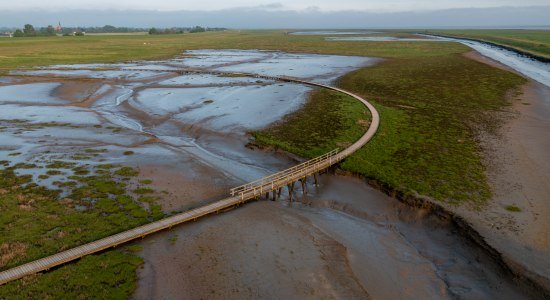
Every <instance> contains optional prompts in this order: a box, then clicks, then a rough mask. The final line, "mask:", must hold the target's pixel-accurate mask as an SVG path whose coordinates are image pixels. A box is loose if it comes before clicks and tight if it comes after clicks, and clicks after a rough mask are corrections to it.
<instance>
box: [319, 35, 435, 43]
mask: <svg viewBox="0 0 550 300" xmlns="http://www.w3.org/2000/svg"><path fill="white" fill-rule="evenodd" d="M325 40H327V41H371V42H440V40H437V39H431V38H399V37H393V36H349V37H326V38H325Z"/></svg>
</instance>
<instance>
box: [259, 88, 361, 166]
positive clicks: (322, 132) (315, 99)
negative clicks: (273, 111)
mask: <svg viewBox="0 0 550 300" xmlns="http://www.w3.org/2000/svg"><path fill="white" fill-rule="evenodd" d="M369 120H370V114H369V112H368V110H367V108H366V107H365V106H364V105H362V104H361V103H359V102H358V101H356V100H354V99H353V98H351V97H349V96H347V95H343V94H340V93H336V92H333V91H329V90H325V89H320V90H316V91H315V92H314V93H313V94H312V96H311V98H310V101H308V102H307V103H306V104H305V106H304V107H303V109H301V110H299V111H297V112H295V113H292V114H290V115H288V116H286V117H285V118H284V119H283V120H282V121H281V122H280V123H278V124H275V125H274V126H271V127H269V128H268V129H266V130H263V131H259V132H254V133H253V136H254V138H255V143H256V144H258V145H260V146H268V145H273V146H276V147H278V148H281V149H284V150H286V151H290V152H293V153H296V154H298V155H301V156H303V157H310V158H311V157H315V156H318V155H321V154H324V153H326V152H328V151H330V150H333V149H335V148H340V149H343V148H345V147H347V146H349V145H350V142H353V141H355V140H357V139H358V138H359V137H361V136H362V135H363V133H364V132H365V130H366V128H368V126H369Z"/></svg>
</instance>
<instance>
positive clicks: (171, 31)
mask: <svg viewBox="0 0 550 300" xmlns="http://www.w3.org/2000/svg"><path fill="white" fill-rule="evenodd" d="M224 30H227V29H226V28H220V27H201V26H195V27H172V28H155V27H153V28H151V29H149V34H178V33H196V32H206V31H224Z"/></svg>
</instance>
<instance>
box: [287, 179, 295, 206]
mask: <svg viewBox="0 0 550 300" xmlns="http://www.w3.org/2000/svg"><path fill="white" fill-rule="evenodd" d="M293 193H294V182H292V183H291V184H289V185H288V201H289V202H290V203H291V204H292V194H293Z"/></svg>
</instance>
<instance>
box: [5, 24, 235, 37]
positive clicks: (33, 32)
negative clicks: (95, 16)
mask: <svg viewBox="0 0 550 300" xmlns="http://www.w3.org/2000/svg"><path fill="white" fill-rule="evenodd" d="M223 30H226V29H225V28H219V27H201V26H195V27H172V28H151V29H149V30H147V29H145V28H134V27H115V26H112V25H105V26H102V27H63V28H62V29H61V31H56V28H55V27H54V26H52V25H48V26H46V27H39V28H37V29H35V27H34V26H33V25H31V24H25V26H23V28H22V29H15V31H13V37H34V36H55V35H57V34H58V33H59V34H62V35H64V36H67V35H77V36H78V35H84V33H132V32H149V34H178V33H196V32H206V31H223Z"/></svg>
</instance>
